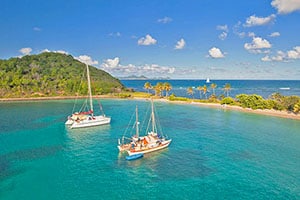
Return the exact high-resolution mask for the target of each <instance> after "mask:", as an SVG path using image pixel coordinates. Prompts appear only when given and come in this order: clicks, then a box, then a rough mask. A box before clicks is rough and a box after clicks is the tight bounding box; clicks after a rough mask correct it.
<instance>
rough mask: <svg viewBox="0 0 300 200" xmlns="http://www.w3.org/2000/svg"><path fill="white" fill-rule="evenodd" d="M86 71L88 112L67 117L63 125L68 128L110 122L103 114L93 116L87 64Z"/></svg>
mask: <svg viewBox="0 0 300 200" xmlns="http://www.w3.org/2000/svg"><path fill="white" fill-rule="evenodd" d="M86 71H87V81H88V91H89V103H90V108H89V110H88V111H79V112H75V113H73V114H72V115H71V116H69V117H68V120H67V121H66V123H65V124H66V125H69V126H70V128H83V127H91V126H100V125H104V124H109V123H110V120H111V118H110V117H107V116H105V114H104V113H103V114H102V115H98V116H96V115H94V109H93V97H92V90H91V80H90V71H89V66H88V65H87V64H86Z"/></svg>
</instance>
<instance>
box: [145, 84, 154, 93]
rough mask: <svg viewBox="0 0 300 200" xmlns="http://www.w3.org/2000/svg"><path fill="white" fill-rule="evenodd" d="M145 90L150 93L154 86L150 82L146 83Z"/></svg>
mask: <svg viewBox="0 0 300 200" xmlns="http://www.w3.org/2000/svg"><path fill="white" fill-rule="evenodd" d="M144 89H145V90H147V91H148V93H149V92H150V91H149V90H150V89H152V85H151V83H149V82H146V83H145V84H144Z"/></svg>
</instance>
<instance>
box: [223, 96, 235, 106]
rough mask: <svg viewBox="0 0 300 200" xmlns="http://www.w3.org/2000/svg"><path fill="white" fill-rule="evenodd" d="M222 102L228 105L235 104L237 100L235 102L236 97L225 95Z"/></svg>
mask: <svg viewBox="0 0 300 200" xmlns="http://www.w3.org/2000/svg"><path fill="white" fill-rule="evenodd" d="M221 104H222V105H223V104H226V105H234V104H235V102H234V99H233V98H231V97H225V98H223V99H222V100H221Z"/></svg>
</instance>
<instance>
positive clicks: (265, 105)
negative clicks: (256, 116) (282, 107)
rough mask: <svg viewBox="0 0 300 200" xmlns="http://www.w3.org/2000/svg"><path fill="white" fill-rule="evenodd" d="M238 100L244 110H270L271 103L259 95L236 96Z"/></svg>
mask: <svg viewBox="0 0 300 200" xmlns="http://www.w3.org/2000/svg"><path fill="white" fill-rule="evenodd" d="M236 99H237V100H238V102H239V103H240V105H241V107H243V108H251V109H254V110H255V109H269V108H270V105H269V102H268V101H266V100H265V99H264V98H263V97H262V96H260V95H257V94H252V95H247V94H239V95H237V96H236Z"/></svg>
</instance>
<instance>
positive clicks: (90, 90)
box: [86, 64, 94, 111]
mask: <svg viewBox="0 0 300 200" xmlns="http://www.w3.org/2000/svg"><path fill="white" fill-rule="evenodd" d="M86 72H87V80H88V89H89V97H90V108H91V111H94V109H93V98H92V89H91V79H90V70H89V66H88V64H86Z"/></svg>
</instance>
